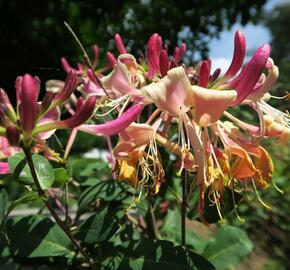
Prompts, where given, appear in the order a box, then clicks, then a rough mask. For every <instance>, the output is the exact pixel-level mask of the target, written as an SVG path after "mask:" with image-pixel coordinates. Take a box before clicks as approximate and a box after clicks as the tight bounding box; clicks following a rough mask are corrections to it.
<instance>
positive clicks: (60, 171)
mask: <svg viewBox="0 0 290 270" xmlns="http://www.w3.org/2000/svg"><path fill="white" fill-rule="evenodd" d="M54 178H55V180H56V181H58V182H60V183H61V184H65V183H67V182H68V180H69V178H70V175H69V173H68V171H67V170H66V169H65V168H56V169H54Z"/></svg>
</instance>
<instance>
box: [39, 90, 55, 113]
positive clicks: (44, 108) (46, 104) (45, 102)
mask: <svg viewBox="0 0 290 270" xmlns="http://www.w3.org/2000/svg"><path fill="white" fill-rule="evenodd" d="M53 98H54V93H53V92H46V94H45V96H44V98H43V100H42V102H41V106H40V114H41V115H43V114H44V113H45V112H46V111H47V110H48V108H49V107H50V105H51V102H52V100H53Z"/></svg>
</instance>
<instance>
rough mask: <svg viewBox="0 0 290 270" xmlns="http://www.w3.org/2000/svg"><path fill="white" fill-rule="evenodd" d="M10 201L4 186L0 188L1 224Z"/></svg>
mask: <svg viewBox="0 0 290 270" xmlns="http://www.w3.org/2000/svg"><path fill="white" fill-rule="evenodd" d="M7 203H8V194H7V192H6V190H5V189H4V188H2V189H0V224H1V221H2V218H3V216H4V215H5V212H6V208H7Z"/></svg>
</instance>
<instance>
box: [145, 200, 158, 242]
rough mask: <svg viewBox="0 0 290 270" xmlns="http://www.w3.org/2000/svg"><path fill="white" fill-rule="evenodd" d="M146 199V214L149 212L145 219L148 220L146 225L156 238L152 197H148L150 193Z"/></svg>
mask: <svg viewBox="0 0 290 270" xmlns="http://www.w3.org/2000/svg"><path fill="white" fill-rule="evenodd" d="M147 200H148V212H149V213H148V214H149V218H148V219H147V220H148V221H149V222H148V223H149V224H147V226H148V225H149V226H148V227H149V228H151V233H152V236H153V237H154V238H155V239H157V235H158V232H157V225H156V218H155V214H154V209H153V202H152V199H151V197H150V194H149V195H148V196H147Z"/></svg>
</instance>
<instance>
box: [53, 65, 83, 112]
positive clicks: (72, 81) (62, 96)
mask: <svg viewBox="0 0 290 270" xmlns="http://www.w3.org/2000/svg"><path fill="white" fill-rule="evenodd" d="M77 85H78V78H77V74H76V72H75V71H74V70H71V71H70V72H69V74H68V75H67V77H66V80H65V84H64V87H63V89H62V90H61V91H60V93H58V94H57V95H56V97H55V100H54V102H53V103H54V107H55V106H57V105H59V104H62V103H64V102H65V101H66V100H67V99H69V97H70V96H71V94H72V93H73V91H74V90H75V89H76V87H77Z"/></svg>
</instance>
